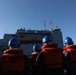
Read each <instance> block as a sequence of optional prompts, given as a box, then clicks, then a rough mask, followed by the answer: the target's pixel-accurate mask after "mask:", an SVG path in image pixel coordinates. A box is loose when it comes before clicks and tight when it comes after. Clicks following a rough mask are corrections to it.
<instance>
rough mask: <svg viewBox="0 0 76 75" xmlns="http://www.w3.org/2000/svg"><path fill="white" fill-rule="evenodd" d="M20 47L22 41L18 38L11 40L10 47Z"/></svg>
mask: <svg viewBox="0 0 76 75" xmlns="http://www.w3.org/2000/svg"><path fill="white" fill-rule="evenodd" d="M19 45H20V41H19V40H18V39H17V38H11V39H10V40H9V42H8V46H9V47H18V46H19Z"/></svg>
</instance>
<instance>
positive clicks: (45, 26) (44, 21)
mask: <svg viewBox="0 0 76 75" xmlns="http://www.w3.org/2000/svg"><path fill="white" fill-rule="evenodd" d="M44 30H46V21H45V20H44Z"/></svg>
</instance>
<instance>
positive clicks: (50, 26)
mask: <svg viewBox="0 0 76 75" xmlns="http://www.w3.org/2000/svg"><path fill="white" fill-rule="evenodd" d="M50 30H51V31H52V21H50Z"/></svg>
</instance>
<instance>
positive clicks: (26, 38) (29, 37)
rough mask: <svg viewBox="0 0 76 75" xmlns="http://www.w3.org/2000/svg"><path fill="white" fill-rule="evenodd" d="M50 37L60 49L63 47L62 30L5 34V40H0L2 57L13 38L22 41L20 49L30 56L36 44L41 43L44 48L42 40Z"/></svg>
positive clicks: (19, 30) (18, 30) (29, 30)
mask: <svg viewBox="0 0 76 75" xmlns="http://www.w3.org/2000/svg"><path fill="white" fill-rule="evenodd" d="M45 35H48V36H50V37H51V38H52V40H53V41H54V42H55V43H57V44H58V45H59V47H60V48H62V47H63V36H62V32H61V29H60V28H56V29H54V30H51V31H50V30H31V29H28V30H26V29H25V28H23V29H22V28H20V29H17V31H16V33H15V34H4V37H3V39H0V55H1V54H2V52H3V51H4V50H5V49H7V48H8V41H9V39H10V38H12V37H16V38H18V39H19V40H20V42H21V45H20V48H21V49H23V50H24V54H26V55H28V56H29V55H30V54H31V53H32V52H33V50H32V47H33V45H34V44H36V43H39V44H40V46H42V38H43V37H44V36H45Z"/></svg>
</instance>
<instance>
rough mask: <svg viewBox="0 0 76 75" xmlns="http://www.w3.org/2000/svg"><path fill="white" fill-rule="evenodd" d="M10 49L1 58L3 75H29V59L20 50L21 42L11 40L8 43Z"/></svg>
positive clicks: (14, 39)
mask: <svg viewBox="0 0 76 75" xmlns="http://www.w3.org/2000/svg"><path fill="white" fill-rule="evenodd" d="M8 46H9V49H7V50H5V51H4V52H3V54H2V57H1V62H2V75H15V74H16V75H24V74H25V75H29V71H30V70H29V69H30V66H29V61H28V57H27V56H26V55H24V53H23V50H21V49H20V48H19V46H20V41H19V40H18V39H17V38H11V39H10V40H9V42H8Z"/></svg>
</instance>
